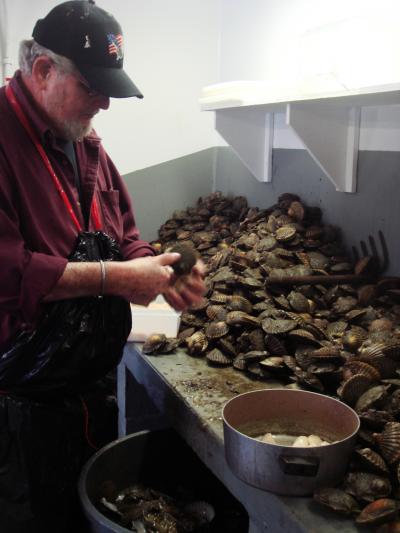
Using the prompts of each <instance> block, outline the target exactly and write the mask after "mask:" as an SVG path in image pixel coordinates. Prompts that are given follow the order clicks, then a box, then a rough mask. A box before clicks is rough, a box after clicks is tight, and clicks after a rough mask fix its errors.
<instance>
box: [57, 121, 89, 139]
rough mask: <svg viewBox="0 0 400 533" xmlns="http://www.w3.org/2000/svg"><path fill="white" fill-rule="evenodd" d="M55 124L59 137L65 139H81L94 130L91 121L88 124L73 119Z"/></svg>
mask: <svg viewBox="0 0 400 533" xmlns="http://www.w3.org/2000/svg"><path fill="white" fill-rule="evenodd" d="M55 126H56V128H57V137H60V138H61V139H64V140H65V141H81V140H82V139H83V138H84V137H87V135H89V133H90V132H91V131H92V123H91V122H89V124H87V125H86V126H83V125H82V124H79V123H77V122H73V121H71V122H63V123H62V124H55Z"/></svg>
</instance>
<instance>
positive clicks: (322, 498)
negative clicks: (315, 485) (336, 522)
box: [313, 487, 359, 516]
mask: <svg viewBox="0 0 400 533" xmlns="http://www.w3.org/2000/svg"><path fill="white" fill-rule="evenodd" d="M313 497H314V500H315V501H316V502H318V503H319V504H320V505H323V506H324V507H327V508H328V509H331V510H332V511H335V512H337V513H339V514H342V515H345V516H350V515H353V514H354V513H355V512H358V510H359V509H358V504H357V502H356V500H355V499H354V498H353V497H352V496H350V494H347V493H346V492H344V491H343V490H341V489H334V488H327V487H324V488H319V489H317V490H316V491H315V492H314V495H313Z"/></svg>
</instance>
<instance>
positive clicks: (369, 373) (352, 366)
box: [343, 359, 381, 381]
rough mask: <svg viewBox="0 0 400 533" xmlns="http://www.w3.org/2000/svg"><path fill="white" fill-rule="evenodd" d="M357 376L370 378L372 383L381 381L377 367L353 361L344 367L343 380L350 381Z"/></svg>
mask: <svg viewBox="0 0 400 533" xmlns="http://www.w3.org/2000/svg"><path fill="white" fill-rule="evenodd" d="M355 374H362V375H363V376H366V377H367V378H369V380H370V381H379V380H380V379H381V375H380V373H379V371H378V370H377V369H376V368H375V367H373V366H372V365H369V364H368V363H365V362H363V361H358V360H354V359H353V360H351V361H348V362H346V363H345V364H344V365H343V379H345V380H347V379H350V378H351V377H352V376H354V375H355Z"/></svg>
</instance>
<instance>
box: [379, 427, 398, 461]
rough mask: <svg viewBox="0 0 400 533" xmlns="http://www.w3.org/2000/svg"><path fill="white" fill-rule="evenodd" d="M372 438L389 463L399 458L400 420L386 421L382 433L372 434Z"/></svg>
mask: <svg viewBox="0 0 400 533" xmlns="http://www.w3.org/2000/svg"><path fill="white" fill-rule="evenodd" d="M374 438H375V440H376V442H377V443H378V446H379V449H380V451H381V452H382V455H383V457H384V458H385V459H386V461H387V462H388V463H389V464H390V465H391V464H393V463H395V462H396V461H398V460H399V459H400V422H388V423H387V424H386V426H385V429H384V430H383V431H382V433H376V434H374Z"/></svg>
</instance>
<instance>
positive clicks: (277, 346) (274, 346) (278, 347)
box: [265, 335, 287, 355]
mask: <svg viewBox="0 0 400 533" xmlns="http://www.w3.org/2000/svg"><path fill="white" fill-rule="evenodd" d="M265 346H266V348H267V350H268V351H269V352H270V354H272V355H285V354H287V349H286V346H285V345H284V343H283V341H281V340H280V339H278V337H275V336H274V335H266V336H265Z"/></svg>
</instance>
